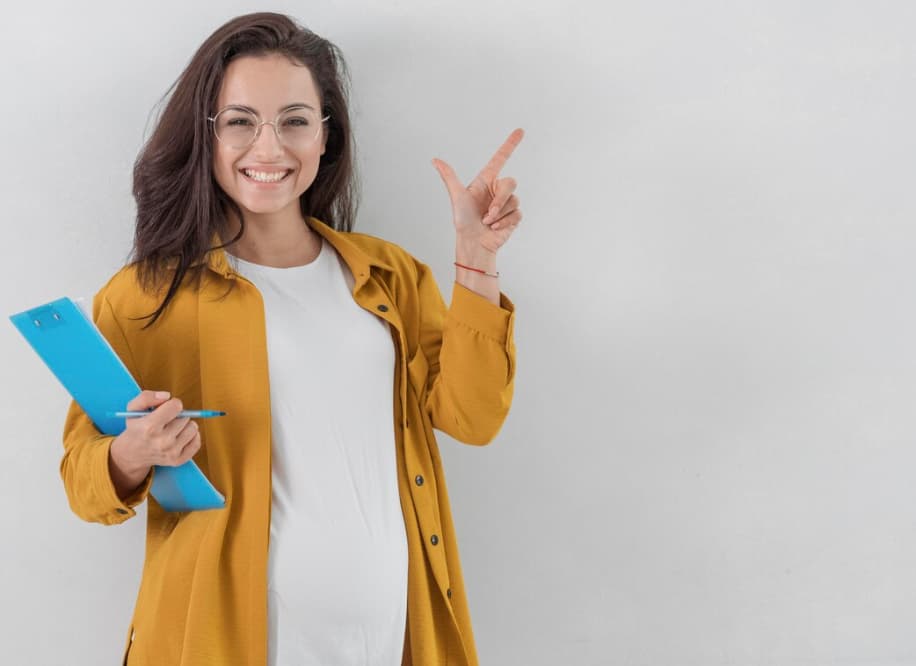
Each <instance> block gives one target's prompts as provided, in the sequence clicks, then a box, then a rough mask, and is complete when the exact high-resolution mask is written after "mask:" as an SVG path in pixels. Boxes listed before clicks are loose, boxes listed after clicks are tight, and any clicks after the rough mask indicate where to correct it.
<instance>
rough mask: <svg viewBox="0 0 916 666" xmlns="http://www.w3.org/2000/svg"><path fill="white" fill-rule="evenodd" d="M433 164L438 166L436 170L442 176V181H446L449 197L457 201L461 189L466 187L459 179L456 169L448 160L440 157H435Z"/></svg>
mask: <svg viewBox="0 0 916 666" xmlns="http://www.w3.org/2000/svg"><path fill="white" fill-rule="evenodd" d="M433 166H434V167H436V171H438V172H439V177H440V178H442V182H443V183H445V188H446V189H447V190H448V196H449V198H450V199H451V200H452V201H456V200H457V198H458V195H459V194H461V191H462V190H463V189H464V185H462V184H461V181H460V180H458V176H457V175H456V174H455V170H454V169H453V168H452V167H451V166H449V165H448V164H447V163H446V162H443V161H442V160H440V159H438V158H433Z"/></svg>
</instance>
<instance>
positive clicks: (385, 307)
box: [378, 303, 388, 312]
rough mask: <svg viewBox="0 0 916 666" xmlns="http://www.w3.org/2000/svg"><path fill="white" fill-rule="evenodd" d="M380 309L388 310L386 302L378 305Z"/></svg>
mask: <svg viewBox="0 0 916 666" xmlns="http://www.w3.org/2000/svg"><path fill="white" fill-rule="evenodd" d="M378 309H379V312H388V306H387V305H385V304H384V303H382V304H381V305H380V306H378Z"/></svg>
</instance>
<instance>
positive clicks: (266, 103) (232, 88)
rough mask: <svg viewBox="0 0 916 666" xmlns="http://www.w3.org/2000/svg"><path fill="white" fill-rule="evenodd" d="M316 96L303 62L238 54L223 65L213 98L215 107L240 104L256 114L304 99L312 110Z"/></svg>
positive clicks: (274, 110) (268, 56)
mask: <svg viewBox="0 0 916 666" xmlns="http://www.w3.org/2000/svg"><path fill="white" fill-rule="evenodd" d="M320 101H321V100H320V96H319V94H318V90H317V89H316V87H315V81H314V79H313V78H312V73H311V72H310V71H309V68H308V67H306V66H305V65H301V64H298V63H293V62H292V61H290V60H289V59H288V58H287V57H286V56H282V55H278V54H271V55H267V56H242V57H241V58H236V59H235V60H233V61H232V62H230V63H229V65H228V66H227V67H226V72H225V74H224V76H223V83H222V85H221V86H220V90H219V96H218V97H217V100H216V104H217V108H223V107H224V106H226V105H228V104H244V105H246V106H250V107H252V108H254V109H256V110H257V111H258V113H276V112H277V111H278V110H279V109H281V108H282V107H284V106H287V105H288V104H292V103H293V102H304V103H305V104H308V105H309V106H312V107H314V108H316V109H318V108H320V107H321V104H320Z"/></svg>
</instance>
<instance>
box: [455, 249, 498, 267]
mask: <svg viewBox="0 0 916 666" xmlns="http://www.w3.org/2000/svg"><path fill="white" fill-rule="evenodd" d="M455 261H457V262H458V263H459V264H465V265H467V266H473V267H474V268H482V269H485V270H488V271H492V270H493V269H494V268H496V253H495V252H491V251H490V250H488V249H486V248H485V247H481V246H480V245H477V246H476V247H474V246H470V247H463V246H461V245H458V246H457V247H456V248H455Z"/></svg>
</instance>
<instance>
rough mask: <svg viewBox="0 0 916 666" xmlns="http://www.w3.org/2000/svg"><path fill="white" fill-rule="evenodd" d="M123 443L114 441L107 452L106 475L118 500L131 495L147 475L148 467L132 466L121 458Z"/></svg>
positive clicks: (117, 440)
mask: <svg viewBox="0 0 916 666" xmlns="http://www.w3.org/2000/svg"><path fill="white" fill-rule="evenodd" d="M122 449H123V442H122V441H121V440H119V439H115V440H114V441H113V442H112V443H111V448H110V449H109V451H108V473H109V474H110V475H111V482H112V484H114V487H115V492H117V494H118V499H120V500H124V499H126V498H128V497H130V496H131V495H133V494H134V493H135V492H136V491H137V489H138V488H139V487H140V486H141V485H142V483H143V481H144V480H145V479H146V477H147V476H148V475H149V472H150V469H151V468H150V467H149V466H146V467H137V466H132V465H131V464H130V463H129V462H128V461H127V460H126V459H125V458H124V456H123V450H122Z"/></svg>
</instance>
